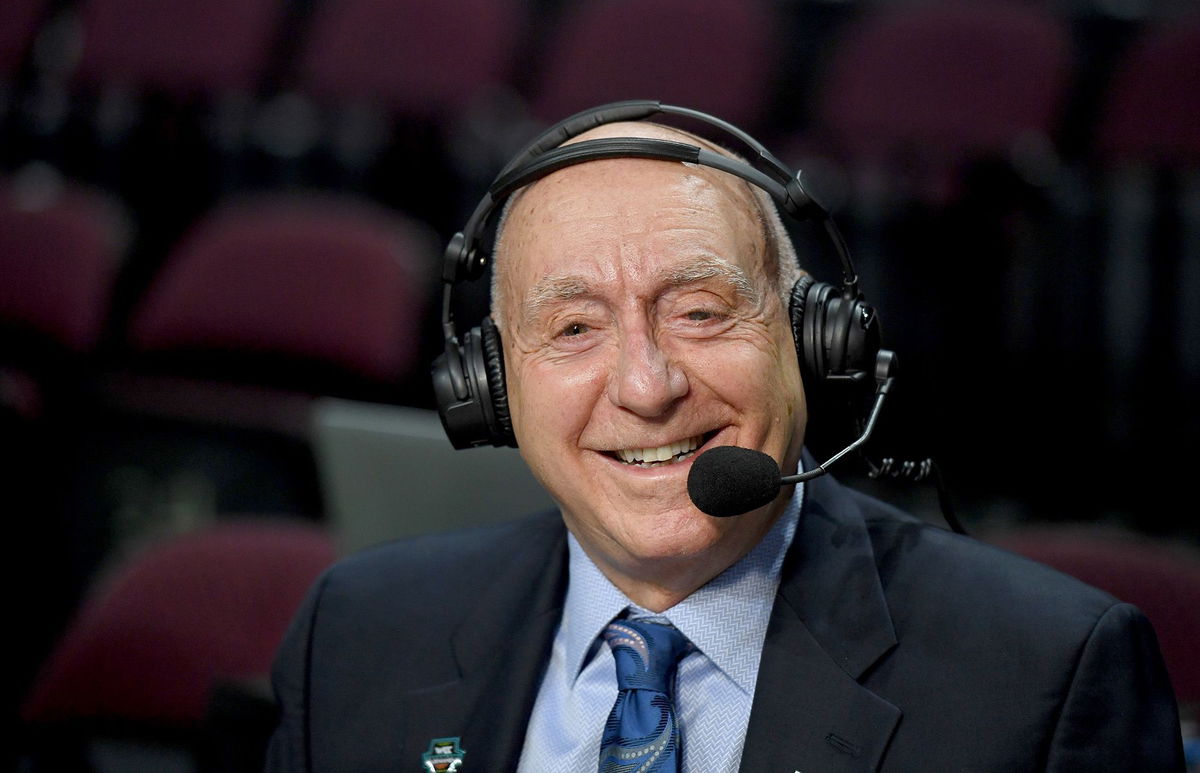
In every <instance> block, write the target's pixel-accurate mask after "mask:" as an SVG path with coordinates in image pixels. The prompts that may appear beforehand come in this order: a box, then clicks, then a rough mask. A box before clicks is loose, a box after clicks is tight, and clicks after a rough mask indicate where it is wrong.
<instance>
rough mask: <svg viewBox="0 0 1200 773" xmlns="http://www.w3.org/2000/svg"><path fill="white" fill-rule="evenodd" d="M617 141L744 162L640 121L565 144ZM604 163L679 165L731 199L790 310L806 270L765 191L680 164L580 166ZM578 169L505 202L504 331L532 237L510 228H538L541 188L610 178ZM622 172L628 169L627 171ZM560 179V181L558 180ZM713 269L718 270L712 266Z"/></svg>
mask: <svg viewBox="0 0 1200 773" xmlns="http://www.w3.org/2000/svg"><path fill="white" fill-rule="evenodd" d="M617 137H641V138H647V139H659V140H669V141H672V142H683V143H686V144H690V145H698V146H700V147H703V148H706V149H708V150H710V151H713V152H715V153H719V154H721V155H724V156H727V157H730V158H734V159H738V160H741V159H740V158H739V157H738V156H737V155H736V154H734V153H731V152H730V151H728V150H726V149H725V148H722V147H720V146H718V145H715V144H713V143H711V142H709V141H707V140H705V139H704V138H702V137H698V136H696V135H694V134H692V133H690V132H686V131H682V130H679V129H675V128H672V127H668V126H663V125H660V124H654V123H647V122H637V121H629V122H617V123H611V124H604V125H602V126H598V127H596V128H594V129H591V130H589V131H586V132H584V133H582V134H580V135H578V136H576V137H573V138H571V139H569V140H567V141H566V142H565V143H564V144H565V145H570V144H574V143H577V142H583V141H586V140H595V139H602V138H617ZM600 164H605V165H609V167H610V168H612V169H614V170H615V171H613V172H612V174H616V175H623V174H628V173H629V170H631V169H636V168H639V167H641V166H643V165H645V164H662V165H665V164H677V165H678V166H679V167H680V171H681V174H680V178H681V181H685V180H687V179H692V180H693V181H694V183H693V184H697V183H699V182H700V181H703V183H702V184H707V185H710V186H712V188H713V189H714V190H716V191H718V192H719V194H720V195H721V196H724V197H726V198H727V199H728V200H729V202H730V203H731V204H732V205H733V206H734V207H736V209H738V210H739V211H741V212H743V213H744V215H745V216H746V217H747V218H749V219H750V220H752V221H753V223H754V229H753V230H754V233H755V234H756V238H755V242H754V244H752V245H748V248H749V249H752V250H754V251H755V252H756V253H757V254H758V255H759V256H760V258H761V261H760V265H761V267H762V276H761V277H755V279H763V280H765V283H766V285H767V287H768V288H769V289H770V290H771V291H774V292H775V293H777V294H778V295H779V297H780V298H781V300H782V302H783V304H784V306H785V307H786V306H787V303H788V294H789V293H790V290H791V287H792V285H793V284H794V283H795V282H796V280H797V279H798V278H799V277H800V275H801V274H802V271H801V269H800V268H799V266H798V264H797V260H796V254H795V249H794V247H793V246H792V243H791V239H790V238H789V237H788V234H787V230H786V228H785V227H784V225H783V221H782V219H781V218H780V215H779V211H778V208H777V207H776V206H775V202H774V201H772V200H771V198H770V196H769V195H768V194H767V193H766V192H765V191H763V190H760V189H759V188H757V187H755V186H753V185H751V184H750V183H748V182H746V181H745V180H742V179H741V178H739V177H736V176H734V175H731V174H727V173H725V172H721V171H718V170H715V169H711V168H708V167H703V166H698V165H693V164H683V163H679V162H669V161H657V160H648V159H619V158H618V159H604V160H597V161H592V162H586V163H584V164H581V165H577V167H578V166H591V165H600ZM577 167H568V168H566V169H563V170H559V171H557V172H555V173H553V174H551V175H549V176H547V177H546V178H542V179H541V180H538V181H535V182H533V183H531V184H530V185H528V186H526V187H525V188H523V189H522V190H520V191H518V192H517V193H515V194H514V195H513V196H512V197H511V198H510V199H509V201H508V202H506V203H505V207H504V212H503V213H502V214H501V217H500V222H499V225H498V228H497V237H496V246H495V250H494V253H493V264H492V288H491V295H492V299H491V307H492V317H493V319H494V320H495V322H496V324H497V326H498V327H499V328H500V329H501V330H503V329H504V328H505V326H506V325H507V323H508V319H509V314H510V310H511V303H512V299H511V298H510V297H509V294H508V292H507V290H506V285H507V283H506V276H507V274H508V268H507V264H508V263H509V262H510V260H511V257H512V255H514V254H519V252H520V247H521V245H520V242H521V238H520V236H519V234H522V233H529V231H528V228H525V227H523V228H509V226H510V225H511V224H512V222H513V221H519V222H521V223H522V225H523V226H530V225H535V223H528V222H525V221H526V220H527V219H530V218H532V219H533V220H535V221H536V219H537V218H538V217H539V215H540V212H539V202H538V198H539V196H538V195H537V193H536V191H537V190H538V188H539V187H546V186H550V185H558V184H569V182H570V179H569V178H576V179H582V178H585V177H587V178H591V179H592V182H590V183H588V184H604V183H603V178H604V175H592V174H587V173H586V172H584V173H583V174H579V173H575V174H572V172H573V170H574V169H577ZM621 167H624V168H623V169H622V168H621ZM555 178H558V179H557V180H556V179H555ZM685 184H686V183H685ZM708 270H716V267H715V266H710V267H709V269H708ZM735 281H740V282H741V283H743V284H744V285H746V286H747V288H748V287H749V285H750V284H751V278H749V277H740V278H736V280H735ZM525 300H528V299H525ZM535 300H536V299H535Z"/></svg>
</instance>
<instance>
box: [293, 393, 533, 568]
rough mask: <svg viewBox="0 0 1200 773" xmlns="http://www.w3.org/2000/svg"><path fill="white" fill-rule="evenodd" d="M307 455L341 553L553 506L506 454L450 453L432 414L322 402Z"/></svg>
mask: <svg viewBox="0 0 1200 773" xmlns="http://www.w3.org/2000/svg"><path fill="white" fill-rule="evenodd" d="M312 421H313V426H312V438H313V448H314V453H315V454H316V461H317V469H318V472H319V474H320V476H321V481H320V482H321V488H322V491H323V492H324V493H323V496H324V498H325V503H324V504H325V508H326V512H327V513H328V517H329V519H330V524H331V526H332V528H333V529H334V530H335V533H336V535H337V538H338V540H339V543H340V545H341V548H342V551H343V552H345V553H349V552H354V551H357V550H360V549H362V548H365V547H369V546H371V545H375V544H378V543H380V542H384V541H387V540H390V539H394V538H397V537H406V536H411V535H415V534H422V533H427V532H433V531H442V530H448V529H456V528H460V527H465V526H471V525H476V524H485V523H493V522H497V521H504V520H510V519H513V518H519V517H521V516H524V515H528V514H530V513H533V512H537V511H539V510H545V509H547V508H551V507H553V506H554V503H553V501H552V500H551V499H550V496H549V495H548V494H547V493H546V491H545V489H543V488H542V487H541V485H540V484H539V483H538V482H537V481H536V480H535V479H534V477H533V474H532V473H530V472H529V468H528V467H526V466H525V463H524V462H523V461H522V460H521V457H520V454H518V453H517V451H516V449H512V448H472V449H469V450H463V451H456V450H455V449H454V447H453V446H451V445H450V441H449V440H447V439H446V434H445V432H444V431H443V429H442V424H441V421H440V420H439V419H438V415H437V413H436V412H434V411H428V410H421V409H417V408H407V407H402V406H392V405H381V404H377V403H363V402H354V401H349V400H340V399H332V398H323V399H321V400H318V401H317V403H316V404H315V406H314V408H313V414H312Z"/></svg>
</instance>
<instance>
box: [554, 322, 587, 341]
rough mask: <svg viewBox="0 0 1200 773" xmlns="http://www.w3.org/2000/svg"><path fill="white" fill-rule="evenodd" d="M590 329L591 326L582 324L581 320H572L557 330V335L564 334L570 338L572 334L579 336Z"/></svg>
mask: <svg viewBox="0 0 1200 773" xmlns="http://www.w3.org/2000/svg"><path fill="white" fill-rule="evenodd" d="M590 329H591V328H589V327H588V326H587V325H585V324H583V323H582V322H572V323H571V324H569V325H567V326H566V327H564V328H563V329H562V331H560V332H559V335H561V336H566V337H567V338H571V337H573V336H581V335H583V334H584V333H586V332H588V330H590Z"/></svg>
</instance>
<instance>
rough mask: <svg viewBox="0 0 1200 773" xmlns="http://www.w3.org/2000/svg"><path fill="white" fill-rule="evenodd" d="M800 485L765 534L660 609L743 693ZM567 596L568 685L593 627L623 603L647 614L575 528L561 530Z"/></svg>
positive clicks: (796, 514) (590, 648) (748, 689)
mask: <svg viewBox="0 0 1200 773" xmlns="http://www.w3.org/2000/svg"><path fill="white" fill-rule="evenodd" d="M803 489H804V484H803V483H798V484H796V489H795V491H794V492H793V494H792V498H791V500H790V501H789V502H788V505H787V508H786V509H785V510H784V512H783V513H782V514H780V516H779V517H778V518H777V519H776V520H775V523H774V524H773V525H772V526H771V530H770V531H769V532H767V535H766V536H765V537H763V539H762V540H760V541H759V543H758V544H757V545H756V546H755V547H754V549H753V550H751V551H750V552H749V553H747V554H746V555H745V556H743V557H742V558H741V559H740V560H738V562H737V563H735V564H734V565H733V566H731V567H729V568H728V569H726V570H725V571H723V572H721V574H719V575H717V576H716V577H714V578H713V579H712V580H710V581H709V582H708V583H706V584H705V585H703V586H702V587H701V588H699V589H698V590H696V591H695V592H694V593H692V594H691V595H690V596H688V597H687V598H686V599H684V600H683V601H681V602H679V603H678V604H676V605H675V606H673V607H671V608H670V609H668V610H666V611H664V612H663V613H662V614H661V615H660V616H661V617H665V618H667V619H668V620H670V621H671V623H673V624H674V625H675V627H677V628H678V629H679V630H680V631H682V632H683V633H684V635H685V636H687V637H688V639H689V640H690V641H691V642H692V644H694V645H695V646H696V648H697V649H699V650H700V651H701V652H703V653H704V654H705V655H706V656H707V657H708V658H709V659H710V660H711V661H712V662H713V664H714V665H715V666H716V667H717V668H718V669H720V671H721V672H722V673H724V674H725V675H726V676H728V677H729V678H730V679H731V680H732V681H733V682H734V683H735V684H736V685H737V686H738V687H739V688H740V689H741V690H742V691H743V692H745V693H747V694H752V693H753V691H754V680H755V677H756V675H757V673H758V660H759V655H760V653H761V650H762V641H763V639H764V637H765V636H766V631H767V623H768V621H769V620H770V617H771V607H772V606H773V604H774V599H775V591H776V589H777V588H778V586H779V574H780V569H781V568H782V566H783V558H784V556H785V555H786V554H787V550H788V547H790V545H791V543H792V538H793V537H794V536H795V533H796V524H797V523H798V522H799V518H800V504H801V502H802V501H803V496H804V493H803ZM567 549H568V561H569V564H568V567H569V569H568V571H569V573H570V575H569V576H570V579H569V582H568V584H567V597H566V601H565V604H564V606H563V614H562V623H561V625H562V630H563V632H564V634H565V639H564V643H565V647H566V650H565V653H564V654H565V655H566V663H567V669H566V670H567V674H566V676H567V679H568V680H569V681H570V682H571V683H572V684H573V683H574V681H575V678H576V677H577V676H578V675H579V673H580V672H581V671H582V670H583V667H584V666H585V665H586V664H587V663H588V662H589V661H590V660H591V659H592V657H593V656H594V654H595V652H596V651H597V649H598V648H599V645H600V643H601V642H602V639H600V634H601V633H602V632H603V630H604V627H605V626H607V625H608V624H609V622H611V621H612V619H613V618H615V617H617V616H618V615H620V614H621V613H623V612H624V611H625V610H626V609H630V610H632V614H633V615H634V616H636V617H641V616H644V615H646V616H649V615H652V614H653V613H650V612H648V611H646V610H643V609H642V608H641V607H638V606H637V605H636V604H634V603H633V602H632V601H630V600H629V598H628V597H626V596H625V594H624V593H622V592H621V591H620V590H619V589H618V588H617V587H616V586H615V585H613V584H612V582H611V581H609V579H608V578H607V577H605V576H604V574H603V573H602V572H601V571H600V570H599V568H597V567H596V565H595V564H594V563H592V560H591V559H590V558H588V556H587V554H586V553H585V552H584V551H583V548H582V547H581V546H580V544H579V542H578V540H576V539H575V535H574V534H571V533H570V532H568V534H567Z"/></svg>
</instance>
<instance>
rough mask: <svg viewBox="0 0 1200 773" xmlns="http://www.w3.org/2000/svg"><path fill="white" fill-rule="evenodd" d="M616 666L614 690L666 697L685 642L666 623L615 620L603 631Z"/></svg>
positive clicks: (685, 647) (682, 637) (686, 647)
mask: <svg viewBox="0 0 1200 773" xmlns="http://www.w3.org/2000/svg"><path fill="white" fill-rule="evenodd" d="M604 638H605V640H606V641H607V642H608V646H609V647H611V648H612V653H613V658H614V659H615V660H616V664H617V687H618V688H620V689H622V690H630V689H642V690H656V691H658V692H661V693H666V694H668V695H669V694H670V685H671V682H672V681H673V680H674V678H675V669H676V667H677V666H678V664H679V660H680V658H682V657H683V656H684V655H685V654H686V653H687V651H688V640H687V637H686V636H684V635H683V634H682V633H681V632H680V631H679V629H678V628H676V627H675V626H673V625H670V624H669V623H656V622H653V621H650V620H618V621H615V622H612V623H609V624H608V627H607V628H605V629H604Z"/></svg>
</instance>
